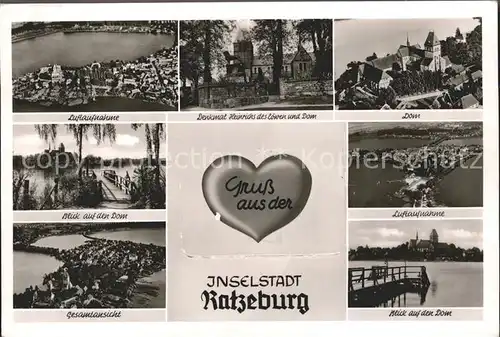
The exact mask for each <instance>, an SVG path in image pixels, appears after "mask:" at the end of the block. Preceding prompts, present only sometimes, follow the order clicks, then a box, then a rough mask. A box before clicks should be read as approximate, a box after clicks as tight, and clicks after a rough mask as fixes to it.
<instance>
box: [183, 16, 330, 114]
mask: <svg viewBox="0 0 500 337" xmlns="http://www.w3.org/2000/svg"><path fill="white" fill-rule="evenodd" d="M332 25H333V22H332V20H326V19H311V20H237V21H223V20H212V21H181V23H180V43H179V44H180V77H181V91H180V94H181V110H184V111H186V110H187V111H192V110H205V111H206V110H261V111H262V110H332V109H333V78H332V74H333V71H332V67H333V58H332V57H333V52H332V38H333V36H332V29H333V26H332Z"/></svg>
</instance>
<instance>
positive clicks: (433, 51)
mask: <svg viewBox="0 0 500 337" xmlns="http://www.w3.org/2000/svg"><path fill="white" fill-rule="evenodd" d="M424 48H425V51H426V53H428V54H430V55H432V56H431V57H432V58H433V59H434V65H435V70H438V69H441V42H440V41H439V39H438V37H437V36H436V34H434V31H433V30H431V31H430V32H429V34H428V35H427V39H426V40H425V43H424Z"/></svg>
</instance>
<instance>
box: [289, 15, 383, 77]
mask: <svg viewBox="0 0 500 337" xmlns="http://www.w3.org/2000/svg"><path fill="white" fill-rule="evenodd" d="M296 29H297V34H298V35H299V41H310V42H311V43H312V45H313V52H314V56H315V59H316V62H315V65H314V69H313V76H316V77H320V78H332V74H333V68H332V60H333V47H332V46H333V34H332V20H325V19H306V20H300V21H299V22H298V23H297V25H296ZM374 56H375V58H376V55H375V53H374Z"/></svg>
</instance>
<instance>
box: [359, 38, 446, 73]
mask: <svg viewBox="0 0 500 337" xmlns="http://www.w3.org/2000/svg"><path fill="white" fill-rule="evenodd" d="M367 63H368V64H369V65H371V66H373V67H375V68H377V69H380V70H382V71H389V70H396V69H395V68H399V69H401V70H402V71H406V70H409V69H415V70H420V71H425V70H430V71H445V69H446V68H448V67H450V66H451V62H450V59H449V58H448V56H444V57H443V56H442V51H441V42H440V41H439V38H438V37H437V35H436V34H435V33H434V31H432V30H431V31H430V32H429V34H428V35H427V38H426V39H425V42H424V48H423V49H422V48H421V47H420V45H419V44H414V45H412V44H410V39H409V37H407V38H406V45H400V46H399V48H398V50H397V52H396V53H395V54H390V55H387V56H385V57H381V58H375V59H373V60H371V61H368V62H367Z"/></svg>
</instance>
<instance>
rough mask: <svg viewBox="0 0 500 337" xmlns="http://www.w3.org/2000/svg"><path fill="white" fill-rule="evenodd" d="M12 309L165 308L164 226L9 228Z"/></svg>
mask: <svg viewBox="0 0 500 337" xmlns="http://www.w3.org/2000/svg"><path fill="white" fill-rule="evenodd" d="M13 236H14V242H13V247H14V308H15V309H29V308H37V309H68V308H73V309H74V308H78V309H80V308H92V309H94V308H165V305H166V302H165V298H166V295H165V294H166V270H165V268H166V248H165V247H166V244H165V237H166V236H165V222H128V223H110V222H108V223H90V222H87V223H43V224H40V223H19V224H14V235H13Z"/></svg>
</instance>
